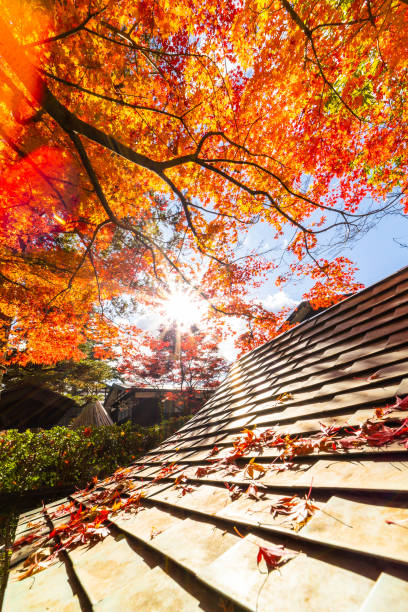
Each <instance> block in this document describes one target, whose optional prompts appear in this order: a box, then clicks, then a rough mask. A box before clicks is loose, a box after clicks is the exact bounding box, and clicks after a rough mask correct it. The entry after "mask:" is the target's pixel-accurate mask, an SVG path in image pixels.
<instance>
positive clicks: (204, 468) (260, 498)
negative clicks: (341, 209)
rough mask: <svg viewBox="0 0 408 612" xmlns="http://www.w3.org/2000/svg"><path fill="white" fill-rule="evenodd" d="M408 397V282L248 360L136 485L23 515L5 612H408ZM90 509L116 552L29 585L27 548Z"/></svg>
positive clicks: (73, 559)
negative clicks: (101, 516)
mask: <svg viewBox="0 0 408 612" xmlns="http://www.w3.org/2000/svg"><path fill="white" fill-rule="evenodd" d="M407 396H408V268H404V269H403V270H401V271H399V272H398V273H396V274H394V275H393V276H392V277H389V278H387V279H385V280H384V281H382V282H380V283H377V284H376V285H374V286H372V287H370V288H368V289H366V290H364V291H362V292H360V293H358V294H356V295H354V296H352V297H350V298H348V299H346V300H344V301H343V302H341V303H339V304H337V305H336V306H333V307H332V308H330V309H328V310H326V311H324V312H322V313H320V314H318V315H317V316H315V317H314V318H312V319H309V320H307V321H305V322H304V323H302V324H300V325H299V326H297V327H295V328H293V329H291V330H289V331H288V332H286V333H283V334H282V335H280V336H279V337H277V338H275V339H274V340H272V341H271V342H269V343H267V344H265V345H263V346H261V347H259V348H258V349H255V350H254V351H252V352H251V353H248V354H247V355H245V356H243V357H242V358H241V359H239V360H238V361H237V362H236V363H235V364H234V365H233V367H232V368H231V371H230V373H229V375H228V377H227V378H226V379H225V381H224V382H223V383H222V384H221V385H220V387H219V388H218V390H217V391H216V393H215V394H214V395H213V397H212V398H211V399H210V400H209V401H208V402H207V403H206V404H205V406H204V407H203V409H202V410H201V411H199V412H198V413H197V414H196V416H195V417H194V418H193V419H191V420H190V421H189V422H188V423H187V424H186V425H185V426H184V427H183V428H182V429H180V430H179V431H178V432H177V433H176V434H175V435H173V436H172V437H171V438H169V439H168V440H167V441H166V442H165V443H163V444H162V445H161V446H160V447H159V448H157V449H155V450H154V451H152V452H150V453H148V454H147V455H146V456H145V457H143V458H142V459H140V460H138V461H136V462H135V463H134V464H133V465H131V466H130V468H129V469H125V470H123V471H120V472H118V473H116V474H115V475H114V476H113V477H112V478H110V479H107V480H106V481H105V482H103V483H100V485H99V486H97V487H96V488H94V489H93V490H90V491H86V492H80V493H76V494H74V495H72V496H71V497H70V498H69V499H66V500H61V501H60V502H55V503H54V504H49V505H48V506H47V507H46V510H45V512H43V511H41V510H34V511H32V512H31V513H27V514H25V515H22V516H21V517H20V521H19V526H18V533H17V535H16V537H17V538H20V545H19V546H18V547H17V548H16V551H15V553H14V555H13V559H12V564H13V567H12V571H11V575H10V579H9V583H8V587H7V591H6V595H5V601H4V610H5V611H6V612H17V611H20V610H41V611H42V610H58V611H65V612H68V611H70V612H71V611H74V610H91V609H93V610H95V611H98V612H102V611H115V610H118V611H120V612H125V611H127V610H138V611H139V610H140V611H150V610H152V611H160V612H161V611H172V612H173V611H177V612H181V611H185V612H190V611H198V610H207V611H208V612H214V611H217V610H224V611H232V610H234V609H235V610H241V609H245V610H252V611H258V612H266V611H269V610H274V609H278V610H280V611H282V612H286V611H288V612H289V611H292V610H302V611H303V610H305V611H312V610H313V611H314V612H316V611H320V610H321V611H323V610H324V611H325V612H328V611H330V612H336V611H341V612H346V611H349V610H350V611H354V610H361V611H364V612H381V611H383V610H384V611H386V612H389V611H390V610H393V612H395V611H402V610H407V608H408V605H407V601H408V428H407V423H406V422H405V419H406V418H407V417H408V400H407V401H404V398H405V397H407ZM397 397H398V398H400V399H399V400H396V398H397ZM387 407H388V408H387ZM376 409H377V410H376ZM245 428H246V429H245ZM250 485H251V486H250ZM141 492H143V497H142V498H141V499H139V497H138V494H139V493H141ZM68 502H70V503H71V506H70V507H68V506H67V505H66V504H68ZM126 503H127V504H128V506H127V508H125V509H123V508H122V509H121V508H120V505H122V506H124V505H125V504H126ZM64 504H65V506H64ZM80 504H82V511H84V509H86V508H89V509H90V508H93V510H88V512H89V514H88V521H90V520H91V519H92V514H91V513H92V512H95V510H94V508H95V504H99V508H103V506H105V517H106V518H107V522H105V523H103V524H101V527H102V528H104V527H103V526H104V525H105V526H106V528H107V531H106V534H103V535H106V537H104V538H103V539H101V540H100V541H98V542H97V543H96V544H95V545H94V546H92V547H89V546H88V545H86V544H83V545H80V546H78V547H77V548H74V549H72V548H69V547H68V549H67V550H65V551H64V552H63V553H61V554H60V555H59V557H58V559H57V563H55V564H53V565H51V566H50V567H47V569H45V570H44V571H42V572H41V573H38V574H33V575H32V576H31V577H29V578H26V579H24V580H21V581H19V582H17V581H16V578H17V577H19V576H21V575H22V570H23V569H26V568H27V567H28V568H30V562H28V563H27V561H26V568H23V563H24V559H27V557H28V556H29V555H30V554H32V552H33V551H36V550H38V544H39V543H38V541H36V539H35V538H34V540H33V541H31V542H30V539H31V538H30V537H28V538H27V537H26V536H30V534H33V535H37V534H38V533H39V531H40V530H41V529H42V530H43V534H46V533H47V532H49V531H50V530H52V529H53V528H55V527H57V532H56V533H55V538H56V543H57V544H58V538H59V537H61V538H62V541H63V542H64V541H66V535H65V532H64V531H63V530H64V529H65V528H64V527H61V525H64V524H66V523H67V522H68V523H69V521H70V520H71V521H72V516H73V512H74V511H77V510H78V508H80ZM292 511H293V512H296V513H297V514H294V513H292V514H288V513H290V512H292ZM64 515H65V516H64ZM33 524H34V525H36V526H35V527H33ZM59 526H60V527H61V529H60V533H58V527H59ZM21 538H25V539H23V540H21ZM64 538H65V539H64ZM21 542H22V543H21ZM40 543H41V541H40ZM280 546H281V547H283V548H279V547H280ZM43 548H44V543H43ZM46 554H47V553H46V552H44V554H43V556H45V555H46ZM32 560H33V557H31V562H32ZM37 560H38V559H37ZM258 561H259V563H258ZM266 561H268V564H267V563H266ZM275 563H276V566H277V567H276V569H274V567H275Z"/></svg>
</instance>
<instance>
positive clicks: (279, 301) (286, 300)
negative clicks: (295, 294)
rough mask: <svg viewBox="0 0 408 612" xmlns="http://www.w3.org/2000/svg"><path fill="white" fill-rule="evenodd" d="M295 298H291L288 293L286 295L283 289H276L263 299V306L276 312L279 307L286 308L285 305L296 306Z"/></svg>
mask: <svg viewBox="0 0 408 612" xmlns="http://www.w3.org/2000/svg"><path fill="white" fill-rule="evenodd" d="M296 304H297V302H296V300H292V298H291V297H289V295H287V294H286V293H285V292H284V291H283V290H280V291H277V292H276V293H270V294H269V295H268V296H267V297H266V298H265V299H264V300H263V306H264V308H266V310H269V311H271V312H276V311H278V310H280V309H281V308H286V307H287V306H289V307H293V306H296Z"/></svg>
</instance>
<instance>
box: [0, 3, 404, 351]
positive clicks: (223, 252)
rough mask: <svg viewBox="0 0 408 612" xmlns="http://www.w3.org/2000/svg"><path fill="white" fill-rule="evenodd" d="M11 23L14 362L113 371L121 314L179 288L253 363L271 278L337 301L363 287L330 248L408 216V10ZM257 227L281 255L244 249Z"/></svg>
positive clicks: (5, 298)
mask: <svg viewBox="0 0 408 612" xmlns="http://www.w3.org/2000/svg"><path fill="white" fill-rule="evenodd" d="M1 8H2V10H1V19H0V55H1V56H2V68H1V85H0V114H1V122H0V123H1V127H0V137H1V146H0V166H1V179H0V195H1V197H0V201H1V209H0V317H1V321H2V338H1V341H2V344H3V350H5V351H6V353H5V360H6V361H18V362H20V363H27V362H28V361H34V362H40V363H41V362H43V363H46V362H55V361H58V360H60V359H63V358H79V357H80V356H81V351H80V349H79V346H80V345H81V344H82V343H83V342H84V341H85V340H89V339H93V340H94V341H97V342H98V345H99V351H100V354H101V355H105V356H107V355H109V354H110V352H111V349H112V347H114V346H115V345H116V344H118V343H120V341H121V338H122V337H123V335H121V333H122V332H121V331H120V330H119V323H118V319H117V317H116V314H117V312H120V314H122V315H123V312H124V310H125V307H126V305H128V304H129V303H133V304H134V303H135V302H137V303H138V304H139V305H140V304H142V305H144V306H145V307H148V306H149V305H150V306H151V305H152V304H153V303H154V297H155V296H156V295H157V293H158V292H159V291H166V287H168V285H169V282H170V281H172V282H173V281H174V279H177V282H180V283H182V284H183V286H185V287H189V288H190V290H192V291H194V293H195V295H196V296H197V299H200V300H204V301H205V302H206V303H207V304H208V306H209V308H210V312H212V316H214V317H216V318H217V320H220V317H222V316H224V315H225V314H226V315H230V314H237V315H239V316H240V317H242V318H243V319H244V320H245V321H246V323H247V324H248V333H247V334H245V335H244V336H242V338H241V348H242V349H247V348H251V347H252V346H254V345H255V344H257V343H259V342H262V341H265V340H266V339H268V338H270V337H272V336H273V335H274V334H276V333H277V332H278V331H279V330H280V329H281V325H282V323H283V321H284V319H285V316H286V313H276V314H275V313H270V312H268V311H267V310H266V309H265V308H264V307H263V306H262V304H261V303H260V302H259V300H258V301H257V300H255V299H254V297H253V296H254V295H255V294H254V291H256V290H257V288H259V286H260V284H261V283H262V282H264V280H265V278H272V279H274V280H276V282H277V283H278V284H282V283H287V282H289V281H290V280H291V279H293V278H296V277H297V276H305V275H306V276H308V277H309V278H310V289H309V290H308V291H307V294H306V296H305V297H306V298H307V299H310V300H311V302H312V304H313V305H314V306H316V307H317V306H321V305H328V304H330V303H333V302H334V301H336V300H337V299H339V296H341V295H344V294H347V293H350V292H353V291H355V290H356V289H358V288H359V285H358V284H357V283H356V282H355V278H354V272H355V266H354V265H353V263H352V262H351V261H350V260H349V259H348V258H347V257H346V256H345V255H344V254H341V255H338V254H337V255H333V251H331V250H330V249H329V250H327V244H329V245H331V246H332V247H337V251H338V249H339V247H340V248H344V244H346V243H347V241H348V240H349V239H351V238H352V237H353V236H354V235H356V234H357V233H358V232H359V231H360V230H362V229H366V227H367V225H368V224H370V223H371V222H375V220H376V218H377V217H378V215H381V214H384V213H385V212H407V211H408V200H407V196H406V175H407V164H408V161H407V156H406V141H407V137H406V125H407V117H406V114H407V110H406V109H407V105H406V91H407V85H406V78H407V77H406V57H407V52H408V36H407V31H408V6H407V3H406V2H405V1H403V0H401V1H398V0H396V1H395V0H385V1H382V0H381V1H379V0H378V1H377V0H370V1H368V2H367V1H366V0H353V1H349V0H347V1H345V2H334V1H333V0H319V1H318V2H315V3H313V4H311V3H309V2H301V1H295V2H289V0H275V1H273V2H269V1H268V2H266V1H265V0H236V1H234V2H231V1H230V0H217V1H216V2H214V1H207V2H201V3H197V2H192V1H191V0H179V1H178V2H169V1H168V0H159V1H157V2H153V1H152V0H141V1H140V2H136V3H135V2H130V1H129V0H120V1H118V0H91V1H89V0H75V2H74V0H68V1H65V0H64V1H62V0H56V1H55V2H53V3H40V2H38V3H37V2H26V3H24V2H23V3H21V2H17V1H11V2H5V0H4V1H3V0H2V2H1ZM256 224H262V227H267V228H269V232H270V237H271V241H272V242H273V243H274V244H276V250H275V251H272V252H271V253H268V254H264V255H260V254H259V253H258V252H257V250H256V249H254V250H249V251H246V252H244V250H243V243H244V239H245V237H246V236H247V235H248V233H250V232H251V229H252V228H253V227H254V226H255V225H256ZM120 325H122V323H121V324H120Z"/></svg>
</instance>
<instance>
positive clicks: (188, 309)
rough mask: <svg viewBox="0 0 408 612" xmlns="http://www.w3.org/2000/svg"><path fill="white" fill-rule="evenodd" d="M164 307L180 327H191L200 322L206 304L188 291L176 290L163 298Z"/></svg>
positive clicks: (168, 315)
mask: <svg viewBox="0 0 408 612" xmlns="http://www.w3.org/2000/svg"><path fill="white" fill-rule="evenodd" d="M162 304H163V309H164V311H165V313H166V315H167V317H168V318H169V319H170V320H171V321H175V322H176V323H177V324H178V325H179V326H180V327H191V325H194V324H195V323H199V321H200V319H201V318H202V317H203V315H204V313H205V311H206V306H205V304H203V303H202V302H201V301H199V300H198V299H197V298H195V297H194V296H193V295H192V294H191V293H189V292H188V291H180V290H178V289H177V290H174V291H171V292H170V293H169V294H168V295H167V296H166V297H165V298H164V299H163V303H162Z"/></svg>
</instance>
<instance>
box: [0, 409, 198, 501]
mask: <svg viewBox="0 0 408 612" xmlns="http://www.w3.org/2000/svg"><path fill="white" fill-rule="evenodd" d="M188 418H189V417H179V418H173V419H170V420H169V421H163V422H162V423H160V424H159V425H154V426H153V427H139V426H134V425H133V426H132V424H131V423H130V422H129V423H125V424H124V425H112V426H109V427H84V428H81V429H76V430H75V429H69V428H67V427H54V428H52V429H48V430H41V431H39V432H33V431H30V430H27V431H25V432H23V433H19V432H18V431H17V430H14V429H13V430H8V431H3V432H0V493H3V494H7V493H26V492H29V491H35V490H38V489H43V488H51V487H69V486H72V487H74V486H79V487H82V486H84V485H85V484H86V483H87V482H89V481H90V480H91V479H92V478H93V477H94V476H97V477H98V478H104V477H105V476H107V475H108V474H110V473H111V472H113V471H114V470H115V469H117V468H118V467H119V466H124V465H127V464H129V463H131V462H132V461H133V460H135V459H137V458H138V457H140V456H141V455H143V453H145V452H146V451H148V450H149V449H151V448H153V447H154V446H156V445H157V444H159V443H160V442H161V441H162V440H164V439H165V438H167V437H168V436H169V435H170V434H172V433H173V432H174V431H176V430H177V429H179V428H180V427H181V426H182V425H183V424H184V423H185V422H186V421H187V420H188Z"/></svg>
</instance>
